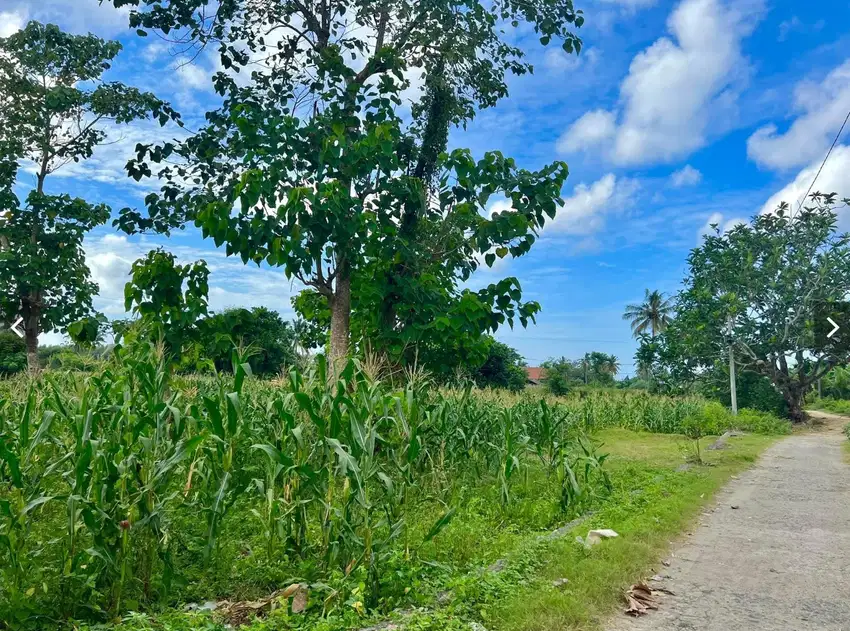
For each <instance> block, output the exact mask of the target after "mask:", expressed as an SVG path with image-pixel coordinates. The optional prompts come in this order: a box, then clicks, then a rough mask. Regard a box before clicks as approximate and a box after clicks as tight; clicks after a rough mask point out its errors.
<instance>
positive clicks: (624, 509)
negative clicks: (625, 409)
mask: <svg viewBox="0 0 850 631" xmlns="http://www.w3.org/2000/svg"><path fill="white" fill-rule="evenodd" d="M599 438H601V439H603V440H604V441H605V443H606V448H607V449H609V450H610V452H611V453H612V457H611V459H610V461H609V462H610V465H611V470H612V475H614V476H616V477H618V478H623V477H624V476H623V474H628V479H629V480H630V483H629V484H625V485H623V486H622V487H621V488H620V489H619V490H618V495H617V496H615V497H613V498H611V500H610V501H609V502H608V503H607V504H606V506H605V507H603V508H602V509H601V510H600V511H599V512H598V513H596V514H595V515H594V516H593V518H592V519H591V520H590V521H589V522H588V523H586V524H584V525H582V526H581V527H580V528H579V529H577V530H578V531H580V532H581V533H582V534H584V531H585V530H586V529H588V528H591V527H604V528H613V529H614V530H616V531H617V532H618V533H619V535H620V537H619V538H617V539H613V540H609V541H606V542H604V543H603V544H601V545H598V546H596V547H594V548H593V549H591V550H589V551H586V550H585V549H584V548H582V547H581V546H579V545H577V544H576V543H575V542H574V541H573V538H572V537H568V538H566V539H564V540H562V541H560V542H558V543H556V544H553V545H552V546H551V549H550V550H548V551H547V555H546V556H547V559H548V562H547V563H546V564H545V565H544V566H542V567H541V568H540V571H539V575H538V578H537V580H536V581H534V583H533V584H531V585H528V586H526V587H524V588H523V589H519V590H517V591H515V592H514V593H512V594H511V595H510V596H509V597H508V598H506V599H504V600H503V601H501V602H499V603H498V604H495V605H494V606H493V607H492V609H491V610H490V611H489V613H488V616H487V618H488V619H487V621H486V625H487V627H488V628H490V629H494V630H497V631H520V630H521V631H537V630H540V631H543V630H544V629H545V630H546V631H561V630H567V629H582V630H589V629H597V628H601V625H602V623H603V621H604V620H605V619H606V617H607V616H608V615H610V614H611V613H613V612H614V611H615V610H616V609H617V607H618V606H619V605H620V604H621V598H622V593H623V591H624V590H625V589H626V588H627V587H628V586H629V585H630V584H631V583H633V582H635V581H636V580H638V579H639V578H641V577H643V576H646V575H647V574H650V573H651V569H656V570H657V569H659V566H658V565H656V564H657V562H658V561H659V560H660V559H662V558H663V556H664V555H665V553H666V552H667V551H668V550H669V548H670V542H671V540H672V539H675V538H676V537H677V536H679V535H680V534H681V533H682V532H683V531H685V530H686V529H687V528H688V526H689V525H690V524H691V523H693V520H694V519H695V517H696V515H697V514H698V513H699V511H700V509H701V508H702V507H703V506H704V505H705V504H707V503H708V502H710V501H711V499H712V497H713V495H714V493H715V492H716V491H717V490H718V489H719V488H720V487H721V486H722V485H723V484H724V483H725V482H726V481H727V480H728V479H729V477H730V476H732V475H734V474H736V473H738V472H740V471H742V470H744V469H746V468H747V467H749V466H751V465H752V464H753V462H754V461H755V460H756V458H757V456H758V455H759V454H760V453H761V452H762V451H763V450H764V449H765V448H766V447H767V446H768V445H770V444H771V443H772V442H773V441H774V440H775V439H773V438H770V437H765V436H755V435H749V436H743V437H739V438H733V439H731V441H730V444H731V445H732V448H731V449H727V450H720V451H714V452H708V454H709V455H707V456H706V462H707V463H708V464H707V465H704V466H699V467H694V468H692V469H691V470H689V471H687V472H677V471H676V467H677V466H678V465H679V464H681V463H682V457H681V450H682V447H683V440H684V439H682V438H681V437H676V436H665V435H657V434H655V435H650V434H634V433H631V432H627V431H624V430H607V431H604V432H601V433H600V434H599ZM559 578H567V579H569V581H570V582H569V583H568V585H567V586H566V588H565V589H555V588H553V587H551V583H552V581H553V580H555V579H559Z"/></svg>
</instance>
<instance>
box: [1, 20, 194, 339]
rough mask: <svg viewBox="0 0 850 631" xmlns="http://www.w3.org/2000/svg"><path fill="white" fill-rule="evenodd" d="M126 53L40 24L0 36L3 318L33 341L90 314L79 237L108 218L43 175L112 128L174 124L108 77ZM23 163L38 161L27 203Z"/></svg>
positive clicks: (90, 286) (105, 210)
mask: <svg viewBox="0 0 850 631" xmlns="http://www.w3.org/2000/svg"><path fill="white" fill-rule="evenodd" d="M120 50H121V45H120V44H118V43H117V42H109V41H105V40H102V39H100V38H97V37H94V36H92V35H84V36H79V35H69V34H67V33H63V32H62V31H61V30H60V29H59V28H58V27H56V26H54V25H52V24H49V25H43V24H40V23H38V22H30V23H29V24H28V25H27V26H26V27H25V28H24V29H23V30H21V31H19V32H17V33H15V34H13V35H11V36H10V37H7V38H3V39H0V203H2V208H0V232H2V238H0V315H1V316H2V317H3V318H5V319H7V320H8V319H13V318H15V317H16V315H17V314H20V315H22V316H23V317H24V321H25V322H24V326H25V328H26V330H27V336H28V339H31V340H33V341H34V340H35V336H37V335H38V332H39V331H49V330H51V329H55V328H59V329H64V328H65V327H67V326H68V325H69V324H70V323H72V322H74V321H75V320H78V319H80V318H82V317H84V316H86V315H88V314H89V313H90V312H91V302H92V296H93V295H94V294H95V293H96V292H97V286H96V285H95V284H94V283H93V282H92V281H91V277H90V273H89V269H88V267H87V266H86V263H85V256H84V252H83V248H82V242H83V236H84V235H85V234H86V233H87V232H89V231H90V230H92V229H93V228H94V227H96V226H98V225H101V224H103V223H105V222H106V221H107V220H108V219H109V216H110V209H109V207H108V206H106V205H104V204H92V203H90V202H88V201H86V200H83V199H80V198H72V197H71V196H69V195H67V194H49V193H47V192H46V191H45V180H46V178H47V176H48V175H50V174H51V173H54V172H55V171H56V170H57V169H59V168H61V167H62V166H64V165H66V164H68V163H71V162H80V161H82V160H85V159H87V158H90V157H91V156H92V153H93V151H94V149H95V147H97V145H99V144H101V143H103V142H104V141H105V140H106V138H107V127H108V125H113V124H125V123H129V122H131V121H134V120H137V119H143V118H148V117H155V118H158V120H159V122H160V123H161V124H164V123H165V122H166V121H168V120H170V119H175V120H178V116H177V114H176V113H175V112H174V111H173V110H172V109H171V108H170V107H169V106H168V104H166V103H164V102H162V101H160V100H159V99H157V98H156V97H155V96H154V95H152V94H150V93H146V92H140V91H139V90H137V89H135V88H132V87H128V86H125V85H124V84H122V83H117V82H105V81H103V80H102V76H103V74H104V72H106V71H107V70H108V69H109V68H110V66H111V63H112V61H113V59H114V58H115V56H116V55H117V54H118V52H119V51H120ZM23 163H29V164H32V165H34V168H35V172H36V181H37V185H36V187H35V189H33V190H32V191H30V192H29V194H28V195H27V198H26V200H25V203H24V205H23V206H21V204H20V200H19V199H18V197H17V196H16V194H15V192H14V185H15V181H16V178H17V174H18V169H19V168H20V166H21V164H23Z"/></svg>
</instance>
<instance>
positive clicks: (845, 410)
mask: <svg viewBox="0 0 850 631" xmlns="http://www.w3.org/2000/svg"><path fill="white" fill-rule="evenodd" d="M809 407H811V408H813V409H815V410H824V411H825V412H834V413H835V414H850V401H847V400H845V399H831V398H828V397H824V398H823V399H815V400H814V401H812V403H810V404H809Z"/></svg>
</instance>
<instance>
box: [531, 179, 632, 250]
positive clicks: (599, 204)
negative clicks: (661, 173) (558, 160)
mask: <svg viewBox="0 0 850 631" xmlns="http://www.w3.org/2000/svg"><path fill="white" fill-rule="evenodd" d="M637 188H638V185H637V182H635V181H634V180H629V179H623V178H619V179H618V178H617V177H616V176H615V175H614V174H613V173H609V174H608V175H605V176H603V177H602V178H600V179H599V180H597V181H596V182H594V183H593V184H591V185H590V186H588V185H587V184H584V183H582V184H579V185H578V186H576V187H575V190H574V191H573V194H572V196H570V197H569V198H567V199H566V200H565V201H564V205H563V206H562V207H561V208H560V209H559V211H558V214H557V215H555V219H554V220H552V221H551V222H550V223H548V224H546V227H545V231H546V233H547V234H552V233H559V234H569V235H579V236H590V235H593V234H595V233H597V232H599V231H601V230H602V229H603V228H604V227H605V220H606V217H607V216H608V215H611V214H617V213H620V212H622V211H623V210H625V209H627V208H628V207H629V206H631V204H632V201H633V200H632V197H633V195H634V193H635V192H636V191H637Z"/></svg>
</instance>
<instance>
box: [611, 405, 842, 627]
mask: <svg viewBox="0 0 850 631" xmlns="http://www.w3.org/2000/svg"><path fill="white" fill-rule="evenodd" d="M813 415H816V416H819V417H820V418H821V419H823V420H824V421H825V422H826V424H825V426H824V427H822V428H821V429H820V430H819V431H818V430H816V431H813V432H811V433H806V434H800V435H794V436H790V437H788V438H786V439H784V440H782V441H780V442H779V443H777V444H775V445H773V446H772V447H771V448H770V449H768V450H767V451H766V452H765V453H764V455H763V456H762V458H761V459H760V460H759V462H758V463H757V464H756V466H754V467H753V468H752V469H750V470H749V471H747V472H745V473H742V474H741V475H740V476H738V478H737V479H734V480H732V481H731V482H730V483H729V484H728V485H727V487H726V488H725V489H724V490H723V491H721V492H720V493H719V495H718V500H717V504H716V506H715V508H714V510H713V512H712V509H708V513H707V515H705V516H703V518H702V521H701V522H700V524H699V525H698V526H696V527H694V529H693V531H692V533H693V534H692V535H691V536H690V537H688V538H687V540H686V541H685V542H684V543H683V545H682V546H681V547H679V548H678V549H677V550H675V552H674V553H673V555H672V556H671V557H670V566H669V567H659V568H658V570H659V574H660V575H662V576H663V575H668V576H669V578H663V579H662V580H660V581H657V582H655V583H654V585H656V586H660V587H665V588H667V589H669V590H671V591H672V592H673V593H674V594H675V595H673V596H662V597H661V601H660V606H659V609H658V610H657V611H651V612H650V613H649V614H647V615H645V616H643V617H640V618H629V617H628V616H626V615H625V614H620V615H618V616H617V617H616V618H614V619H613V620H612V621H611V624H610V625H609V629H610V631H649V630H652V631H691V630H693V631H805V630H809V629H812V630H814V629H818V630H823V631H838V630H844V631H850V465H848V464H847V461H846V460H845V458H844V456H845V454H844V453H843V450H842V443H843V442H845V441H846V440H847V438H846V437H845V436H843V435H842V434H841V431H840V428H841V426H842V425H843V424H844V423H846V422H847V421H848V419H846V418H843V417H837V416H834V415H829V414H826V413H822V412H815V413H813ZM733 506H736V507H737V508H735V509H733V508H732V507H733Z"/></svg>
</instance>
